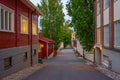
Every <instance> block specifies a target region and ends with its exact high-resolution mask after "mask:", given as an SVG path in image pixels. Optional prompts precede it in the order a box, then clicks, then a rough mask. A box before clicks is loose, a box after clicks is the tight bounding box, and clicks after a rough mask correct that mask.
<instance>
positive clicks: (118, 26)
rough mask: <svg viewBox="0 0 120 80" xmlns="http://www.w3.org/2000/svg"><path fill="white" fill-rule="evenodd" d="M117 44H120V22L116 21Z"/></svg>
mask: <svg viewBox="0 0 120 80" xmlns="http://www.w3.org/2000/svg"><path fill="white" fill-rule="evenodd" d="M115 46H120V22H119V21H118V22H116V23H115Z"/></svg>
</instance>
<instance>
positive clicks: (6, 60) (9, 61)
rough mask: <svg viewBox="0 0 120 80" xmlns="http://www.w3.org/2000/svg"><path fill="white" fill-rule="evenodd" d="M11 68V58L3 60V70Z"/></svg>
mask: <svg viewBox="0 0 120 80" xmlns="http://www.w3.org/2000/svg"><path fill="white" fill-rule="evenodd" d="M11 66H12V57H8V58H5V59H4V68H5V69H9V68H10V67H11Z"/></svg>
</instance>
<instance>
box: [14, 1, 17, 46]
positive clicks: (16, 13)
mask: <svg viewBox="0 0 120 80" xmlns="http://www.w3.org/2000/svg"><path fill="white" fill-rule="evenodd" d="M17 3H18V0H16V2H15V5H16V6H15V27H16V28H15V27H14V29H13V30H15V32H16V33H15V39H16V40H15V46H16V47H17V46H18V45H17V37H18V35H17V33H18V32H17V11H18V9H17V6H18V5H17Z"/></svg>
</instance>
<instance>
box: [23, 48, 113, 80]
mask: <svg viewBox="0 0 120 80" xmlns="http://www.w3.org/2000/svg"><path fill="white" fill-rule="evenodd" d="M44 63H48V65H47V66H46V67H44V68H42V69H40V70H38V71H37V72H35V73H34V74H32V75H30V76H29V77H27V78H26V79H25V80H112V79H111V78H109V77H107V76H105V75H104V74H102V73H100V72H99V71H97V70H96V69H95V68H94V67H93V66H89V65H86V64H84V63H83V60H82V59H78V58H76V57H75V56H74V54H73V50H72V49H65V50H62V51H61V53H59V55H58V56H57V57H55V58H52V59H48V60H45V61H44Z"/></svg>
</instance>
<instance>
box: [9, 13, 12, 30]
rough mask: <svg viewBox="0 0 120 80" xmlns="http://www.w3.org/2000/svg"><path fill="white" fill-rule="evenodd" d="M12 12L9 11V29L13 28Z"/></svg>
mask: <svg viewBox="0 0 120 80" xmlns="http://www.w3.org/2000/svg"><path fill="white" fill-rule="evenodd" d="M11 16H12V15H11V13H9V30H12V27H11V24H12V23H11V20H12V18H11Z"/></svg>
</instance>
